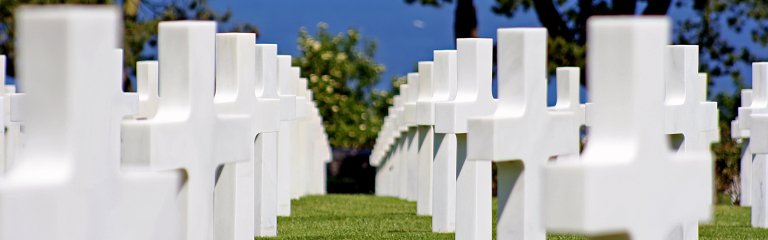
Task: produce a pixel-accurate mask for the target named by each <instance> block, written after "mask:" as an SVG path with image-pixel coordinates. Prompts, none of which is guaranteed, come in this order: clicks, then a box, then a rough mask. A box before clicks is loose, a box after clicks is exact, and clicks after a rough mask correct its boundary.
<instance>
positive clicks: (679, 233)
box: [664, 45, 718, 239]
mask: <svg viewBox="0 0 768 240" xmlns="http://www.w3.org/2000/svg"><path fill="white" fill-rule="evenodd" d="M667 52H668V53H667V54H669V56H668V57H667V60H668V61H669V62H668V64H665V78H666V80H665V84H666V87H665V90H666V97H665V103H664V104H665V106H666V108H665V110H666V111H665V117H666V119H665V122H666V124H665V132H666V133H667V134H680V135H682V138H673V139H672V141H673V143H672V144H673V146H679V149H678V150H679V151H708V150H709V146H710V140H709V139H708V138H707V137H708V136H707V132H708V131H711V130H712V129H716V128H717V127H716V124H717V117H718V116H717V115H718V112H717V103H713V102H707V101H706V84H707V82H706V78H704V79H703V81H702V79H701V78H700V76H699V75H700V74H699V73H698V68H699V47H698V46H696V45H672V46H667ZM713 124H714V126H713ZM702 184H705V183H702ZM707 186H708V189H712V185H711V182H710V183H709V184H708V185H707ZM712 194H713V193H712V192H711V191H710V192H707V193H705V195H702V196H700V197H701V198H702V199H710V203H711V202H712V196H713V195H712ZM698 235H699V234H698V224H697V222H696V221H693V222H687V223H683V225H682V227H681V228H679V229H676V230H675V231H673V233H672V235H671V236H670V239H698Z"/></svg>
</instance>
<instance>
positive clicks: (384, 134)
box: [369, 96, 397, 196]
mask: <svg viewBox="0 0 768 240" xmlns="http://www.w3.org/2000/svg"><path fill="white" fill-rule="evenodd" d="M396 97H397V96H395V98H396ZM387 113H388V114H387V116H386V117H384V124H382V127H381V131H379V137H378V138H377V139H376V147H375V148H374V153H375V154H371V159H370V160H369V162H370V163H371V166H375V167H376V195H379V196H394V195H393V194H392V190H391V189H392V186H393V185H392V183H391V182H392V181H393V178H392V164H393V158H392V155H393V154H392V153H393V143H394V137H393V128H394V114H395V113H394V107H393V106H389V108H388V109H387Z"/></svg>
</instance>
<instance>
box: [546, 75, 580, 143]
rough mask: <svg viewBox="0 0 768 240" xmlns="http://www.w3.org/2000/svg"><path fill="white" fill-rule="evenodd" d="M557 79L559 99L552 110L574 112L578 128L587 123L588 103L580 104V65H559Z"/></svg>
mask: <svg viewBox="0 0 768 240" xmlns="http://www.w3.org/2000/svg"><path fill="white" fill-rule="evenodd" d="M555 78H556V81H557V101H556V102H555V106H554V107H552V108H551V109H550V111H556V112H570V113H573V114H574V119H573V120H574V121H573V123H574V124H576V126H577V128H581V126H584V125H586V120H587V119H586V104H579V97H580V94H579V87H580V86H581V82H580V81H581V71H580V70H579V68H578V67H558V68H557V69H556V70H555Z"/></svg>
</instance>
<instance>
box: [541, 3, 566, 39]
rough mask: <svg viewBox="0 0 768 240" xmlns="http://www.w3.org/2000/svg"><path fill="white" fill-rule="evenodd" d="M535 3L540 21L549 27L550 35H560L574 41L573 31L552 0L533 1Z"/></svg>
mask: <svg viewBox="0 0 768 240" xmlns="http://www.w3.org/2000/svg"><path fill="white" fill-rule="evenodd" d="M533 5H534V7H535V8H536V15H538V17H539V22H541V24H542V25H544V27H546V28H547V31H548V32H549V35H550V36H559V37H562V38H564V39H565V40H568V41H573V38H574V37H573V31H572V30H571V29H568V25H566V24H565V21H564V20H563V17H562V16H561V15H560V12H558V11H557V8H555V4H554V3H553V2H552V0H537V1H533Z"/></svg>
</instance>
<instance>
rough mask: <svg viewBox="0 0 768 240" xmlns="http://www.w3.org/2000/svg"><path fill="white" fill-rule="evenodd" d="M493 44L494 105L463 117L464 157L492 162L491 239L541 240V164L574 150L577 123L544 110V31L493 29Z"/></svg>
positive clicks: (564, 114) (570, 115)
mask: <svg viewBox="0 0 768 240" xmlns="http://www.w3.org/2000/svg"><path fill="white" fill-rule="evenodd" d="M497 46H498V69H499V78H498V79H499V104H498V106H497V108H496V112H495V113H494V114H492V115H489V116H486V117H478V118H470V119H469V123H468V132H469V135H468V137H467V138H468V139H467V146H468V149H469V151H468V153H467V155H468V156H467V159H468V160H469V161H482V162H490V161H494V162H497V165H496V166H497V171H498V175H497V176H498V185H497V189H498V195H497V196H498V198H499V210H498V212H499V217H498V224H497V227H496V229H497V230H496V236H497V238H498V239H542V240H543V239H546V232H545V230H544V226H543V225H542V224H541V218H540V216H541V208H546V207H547V206H546V205H544V206H540V205H539V204H540V203H541V193H540V191H541V182H540V178H541V168H542V167H543V166H544V165H546V164H547V162H548V161H549V158H550V157H551V156H558V155H574V154H578V153H579V144H578V143H579V138H578V134H579V126H578V125H576V124H575V123H574V122H576V121H575V115H574V113H573V112H568V111H562V112H558V111H549V110H548V109H547V92H546V91H547V65H546V64H547V60H546V56H547V31H546V29H544V28H509V29H499V31H498V45H497ZM569 100H570V99H569ZM561 106H562V105H561ZM576 107H578V106H576Z"/></svg>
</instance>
